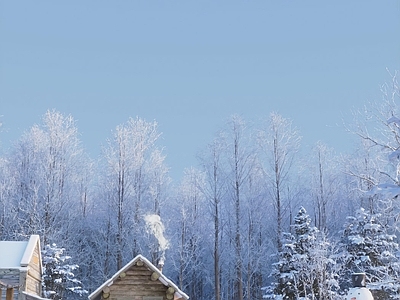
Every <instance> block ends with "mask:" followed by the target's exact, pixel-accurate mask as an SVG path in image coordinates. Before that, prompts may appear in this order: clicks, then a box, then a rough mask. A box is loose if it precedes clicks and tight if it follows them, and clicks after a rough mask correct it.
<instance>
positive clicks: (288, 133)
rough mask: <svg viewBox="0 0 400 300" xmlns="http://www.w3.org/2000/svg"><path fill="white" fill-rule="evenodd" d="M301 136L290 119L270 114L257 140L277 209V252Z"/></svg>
mask: <svg viewBox="0 0 400 300" xmlns="http://www.w3.org/2000/svg"><path fill="white" fill-rule="evenodd" d="M300 140H301V138H300V136H299V133H298V131H297V129H296V128H295V127H294V126H292V122H291V120H289V119H286V118H284V117H282V116H281V115H279V114H277V113H271V115H270V117H269V119H268V123H267V125H266V127H265V128H264V129H262V130H260V132H259V135H258V142H259V146H260V149H261V152H262V157H263V160H264V161H265V164H264V172H265V174H266V178H267V179H268V180H267V182H266V185H268V186H269V187H270V192H269V195H270V197H271V198H272V201H273V206H274V209H275V222H276V227H275V228H276V229H275V235H274V238H275V239H276V247H277V249H278V251H281V250H282V241H281V237H282V231H283V218H284V215H285V212H286V208H287V207H288V206H287V195H286V192H287V187H288V185H289V183H290V175H291V174H290V171H291V169H292V167H293V162H294V158H295V157H296V154H297V152H298V150H299V147H300Z"/></svg>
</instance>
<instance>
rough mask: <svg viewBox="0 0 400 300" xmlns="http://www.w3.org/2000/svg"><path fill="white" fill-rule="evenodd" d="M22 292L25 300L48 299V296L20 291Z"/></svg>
mask: <svg viewBox="0 0 400 300" xmlns="http://www.w3.org/2000/svg"><path fill="white" fill-rule="evenodd" d="M22 294H24V295H26V299H27V300H50V299H48V298H42V297H40V296H38V295H34V294H30V293H27V292H22Z"/></svg>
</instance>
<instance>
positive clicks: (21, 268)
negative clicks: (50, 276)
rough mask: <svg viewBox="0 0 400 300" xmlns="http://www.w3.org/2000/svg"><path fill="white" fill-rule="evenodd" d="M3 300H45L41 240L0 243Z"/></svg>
mask: <svg viewBox="0 0 400 300" xmlns="http://www.w3.org/2000/svg"><path fill="white" fill-rule="evenodd" d="M0 288H1V290H0V291H1V297H0V298H1V299H2V300H3V299H6V300H13V299H14V300H28V299H43V298H41V297H40V296H41V294H42V259H41V255H40V239H39V236H38V235H32V236H31V237H30V238H29V240H28V241H0Z"/></svg>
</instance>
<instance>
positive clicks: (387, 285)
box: [341, 208, 400, 299]
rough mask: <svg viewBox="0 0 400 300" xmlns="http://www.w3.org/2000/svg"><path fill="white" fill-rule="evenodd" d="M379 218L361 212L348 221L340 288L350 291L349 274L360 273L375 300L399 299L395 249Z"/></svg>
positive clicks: (390, 236) (395, 246) (375, 215)
mask: <svg viewBox="0 0 400 300" xmlns="http://www.w3.org/2000/svg"><path fill="white" fill-rule="evenodd" d="M379 218H380V215H379V214H370V213H368V212H367V211H365V210H364V209H363V208H360V209H359V210H358V211H357V212H356V216H355V217H348V222H347V223H346V224H345V229H344V230H343V234H342V245H343V248H344V252H343V253H342V255H341V257H342V259H343V268H344V269H343V270H342V272H341V273H342V276H341V278H342V282H341V287H342V289H343V290H346V289H348V288H349V287H350V279H351V274H352V273H357V272H364V273H366V276H367V281H368V283H369V285H368V287H369V288H370V289H371V290H372V292H373V294H374V297H375V298H376V299H399V291H400V286H399V284H398V278H399V275H400V274H399V271H400V268H399V259H398V258H397V257H396V253H397V252H398V250H399V247H398V244H397V243H396V242H395V236H394V235H391V234H388V233H387V230H386V228H385V226H383V225H382V224H380V222H379Z"/></svg>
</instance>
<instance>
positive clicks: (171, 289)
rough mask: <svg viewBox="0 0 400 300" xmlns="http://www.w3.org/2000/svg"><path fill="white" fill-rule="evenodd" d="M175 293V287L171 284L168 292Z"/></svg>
mask: <svg viewBox="0 0 400 300" xmlns="http://www.w3.org/2000/svg"><path fill="white" fill-rule="evenodd" d="M174 293H175V289H174V288H173V287H172V286H170V287H169V288H168V289H167V294H174Z"/></svg>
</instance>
